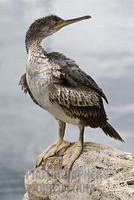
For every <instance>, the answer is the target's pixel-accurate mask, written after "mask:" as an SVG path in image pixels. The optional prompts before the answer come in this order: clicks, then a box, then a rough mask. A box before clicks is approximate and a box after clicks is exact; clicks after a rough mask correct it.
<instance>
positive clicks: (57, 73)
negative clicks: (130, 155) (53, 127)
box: [19, 15, 124, 170]
mask: <svg viewBox="0 0 134 200" xmlns="http://www.w3.org/2000/svg"><path fill="white" fill-rule="evenodd" d="M91 18H92V17H91V16H90V15H86V16H82V17H77V18H73V19H67V20H66V19H63V18H61V17H58V16H56V15H49V16H45V17H42V18H39V19H37V20H35V21H34V22H33V23H32V24H31V25H30V27H29V29H28V31H27V32H26V36H25V46H26V51H27V61H26V72H25V73H24V74H23V75H22V76H21V78H20V82H19V84H20V85H21V87H22V90H23V91H24V92H25V93H28V94H29V95H30V97H31V98H32V100H33V101H34V103H35V104H37V105H38V106H40V107H41V108H43V109H44V110H46V111H48V112H49V113H50V114H52V115H53V116H54V118H55V119H56V120H57V122H58V125H59V137H58V140H57V141H56V142H55V143H54V144H52V145H50V146H49V147H48V148H47V149H46V150H44V151H43V152H42V153H41V154H40V155H38V157H37V159H36V167H38V166H40V165H41V164H42V163H43V162H45V161H46V159H47V158H49V157H52V156H54V155H56V154H57V153H58V152H59V151H60V150H62V149H65V150H67V149H68V147H69V146H70V144H71V142H69V141H66V140H64V135H65V128H66V124H73V125H76V126H77V127H78V128H79V140H78V141H76V142H75V143H73V147H72V148H73V151H72V153H71V155H69V156H68V158H66V159H64V160H63V163H62V168H63V169H66V170H70V169H71V168H72V166H73V164H74V162H75V161H76V160H77V159H78V157H79V156H80V155H81V153H82V150H83V145H84V130H85V127H91V128H101V129H102V130H103V132H104V133H105V134H106V135H107V136H110V137H112V138H114V139H117V140H119V141H121V142H124V140H123V139H122V137H121V136H120V135H119V133H118V132H117V131H116V130H115V129H114V128H113V126H112V125H111V124H110V123H109V122H108V118H107V114H106V112H105V108H104V101H105V102H106V103H108V100H107V97H106V95H105V94H104V92H103V90H102V89H101V88H100V87H99V86H98V84H97V83H96V82H95V81H94V79H93V78H92V77H91V76H90V75H88V74H87V73H86V72H84V71H83V70H82V69H81V68H80V67H79V65H78V64H77V63H76V62H75V61H74V60H72V59H70V58H68V57H67V56H65V55H64V54H62V53H58V52H47V51H46V50H45V49H44V48H43V46H42V41H43V40H44V39H45V38H47V37H48V36H51V35H52V34H54V33H56V32H57V31H59V30H60V29H62V28H63V27H65V26H67V25H71V24H73V23H76V22H80V21H82V20H86V19H91Z"/></svg>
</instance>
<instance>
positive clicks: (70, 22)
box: [53, 15, 91, 30]
mask: <svg viewBox="0 0 134 200" xmlns="http://www.w3.org/2000/svg"><path fill="white" fill-rule="evenodd" d="M90 18H91V16H89V15H86V16H83V17H78V18H74V19H68V20H61V21H59V22H58V23H57V24H55V25H54V27H53V28H54V29H55V30H59V29H61V28H63V27H64V26H67V25H69V24H73V23H76V22H79V21H82V20H85V19H90Z"/></svg>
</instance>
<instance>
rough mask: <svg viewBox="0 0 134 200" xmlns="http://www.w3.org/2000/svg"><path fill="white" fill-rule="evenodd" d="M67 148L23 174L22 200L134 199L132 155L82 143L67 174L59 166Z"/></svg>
mask: <svg viewBox="0 0 134 200" xmlns="http://www.w3.org/2000/svg"><path fill="white" fill-rule="evenodd" d="M71 148H72V145H71V146H70V147H69V148H68V149H67V151H65V152H60V153H59V155H57V156H55V157H51V158H49V159H47V160H46V162H45V163H43V164H42V166H41V167H38V168H36V169H32V170H29V171H28V172H27V173H26V175H25V187H26V191H27V193H26V194H25V195H24V198H23V200H61V199H64V200H134V154H132V153H127V152H123V151H120V150H117V149H114V148H111V147H108V146H104V145H100V144H94V143H85V145H84V149H83V153H82V154H81V156H80V157H79V158H78V159H77V160H76V161H75V163H74V165H73V167H72V170H71V172H70V174H69V173H68V172H67V171H64V170H63V169H62V168H61V164H62V159H63V155H65V154H67V153H68V151H70V150H71Z"/></svg>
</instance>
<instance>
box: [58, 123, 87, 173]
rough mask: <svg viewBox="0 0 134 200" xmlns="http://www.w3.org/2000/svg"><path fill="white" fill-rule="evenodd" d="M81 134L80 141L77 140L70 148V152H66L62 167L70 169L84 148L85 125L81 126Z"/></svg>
mask: <svg viewBox="0 0 134 200" xmlns="http://www.w3.org/2000/svg"><path fill="white" fill-rule="evenodd" d="M79 130H80V135H79V141H78V142H75V143H74V145H73V147H72V148H70V149H71V151H70V152H66V153H65V155H64V157H63V165H62V168H63V169H65V170H70V169H71V167H72V166H73V163H74V162H75V160H77V158H78V157H79V156H80V154H81V152H82V149H83V136H84V126H83V125H80V126H79Z"/></svg>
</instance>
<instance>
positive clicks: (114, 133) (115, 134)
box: [102, 122, 124, 142]
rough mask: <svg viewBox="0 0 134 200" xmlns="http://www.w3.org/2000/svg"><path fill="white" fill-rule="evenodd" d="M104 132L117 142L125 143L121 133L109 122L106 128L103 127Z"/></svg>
mask: <svg viewBox="0 0 134 200" xmlns="http://www.w3.org/2000/svg"><path fill="white" fill-rule="evenodd" d="M102 130H103V131H104V133H105V134H106V135H108V136H110V137H112V138H115V139H116V140H120V141H121V142H124V140H123V139H122V138H121V136H120V135H119V133H118V132H117V131H116V130H115V129H114V128H113V127H112V126H111V124H109V123H108V122H107V124H106V126H105V127H102Z"/></svg>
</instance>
